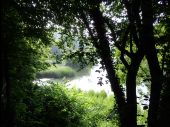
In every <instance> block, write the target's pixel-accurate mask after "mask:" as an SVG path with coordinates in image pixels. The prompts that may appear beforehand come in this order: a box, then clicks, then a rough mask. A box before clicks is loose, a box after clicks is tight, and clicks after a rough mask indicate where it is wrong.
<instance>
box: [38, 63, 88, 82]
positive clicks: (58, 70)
mask: <svg viewBox="0 0 170 127" xmlns="http://www.w3.org/2000/svg"><path fill="white" fill-rule="evenodd" d="M90 69H91V68H90V67H87V68H84V69H82V70H78V69H76V68H71V67H69V66H64V65H61V64H57V65H55V66H54V65H52V66H50V67H49V68H47V69H46V70H43V71H41V72H38V73H37V75H36V77H37V78H54V79H57V80H61V79H63V78H65V79H73V78H74V77H81V76H83V75H88V74H89V72H90Z"/></svg>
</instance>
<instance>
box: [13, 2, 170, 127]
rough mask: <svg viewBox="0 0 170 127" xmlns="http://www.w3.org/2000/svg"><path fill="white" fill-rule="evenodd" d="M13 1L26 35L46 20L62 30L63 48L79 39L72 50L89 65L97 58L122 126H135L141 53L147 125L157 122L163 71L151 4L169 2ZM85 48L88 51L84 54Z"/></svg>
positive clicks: (40, 28) (166, 3) (40, 35)
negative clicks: (147, 84) (147, 81)
mask: <svg viewBox="0 0 170 127" xmlns="http://www.w3.org/2000/svg"><path fill="white" fill-rule="evenodd" d="M14 3H15V6H16V8H17V10H18V12H19V15H21V17H22V19H23V22H24V23H25V24H26V28H31V30H33V31H29V33H30V32H32V34H31V35H30V36H35V35H36V37H42V36H43V35H42V34H43V33H44V32H45V30H46V29H45V28H46V25H47V24H48V26H49V27H50V28H54V29H56V30H57V31H59V32H61V34H62V37H64V41H68V42H69V43H68V46H69V45H71V40H73V38H75V37H77V38H78V39H79V40H80V42H81V46H80V51H78V52H75V54H78V56H79V57H78V58H80V59H82V58H83V57H85V58H86V60H88V63H89V62H92V63H95V62H96V59H97V58H98V57H100V58H101V60H102V61H101V63H102V64H103V65H104V69H106V71H107V73H108V79H109V81H110V83H111V88H112V90H113V92H114V94H115V98H116V103H117V105H118V112H119V117H120V123H121V126H122V127H136V126H137V122H136V121H137V120H136V119H137V118H136V117H137V101H136V78H137V73H138V70H139V67H140V64H141V61H142V59H143V58H144V56H145V57H146V60H147V62H148V66H149V70H150V75H151V94H150V104H149V111H148V126H149V127H155V126H157V120H158V115H159V114H158V109H159V102H160V93H161V89H162V88H161V87H162V83H163V80H162V79H163V75H162V71H161V68H160V65H159V61H158V57H157V51H156V47H155V38H154V23H155V22H156V21H157V20H158V18H159V17H160V13H159V14H158V18H157V17H156V14H157V13H156V12H155V10H153V5H154V6H156V5H159V4H162V3H165V6H168V5H169V3H168V2H167V1H154V2H153V1H152V0H148V1H145V0H131V1H128V0H123V1H119V0H115V1H110V0H107V1H105V0H100V1H97V0H94V1H90V0H85V1H81V0H80V1H75V0H66V1H61V0H60V1H55V0H50V1H45V0H44V1H43V0H42V1H38V0H30V1H22V0H17V1H14ZM161 12H162V11H161ZM116 18H118V19H119V20H121V21H118V19H116ZM154 18H155V19H154ZM41 30H42V31H41ZM39 32H40V33H39ZM61 43H62V45H64V44H63V41H61ZM92 45H93V47H95V48H91V46H92ZM87 48H88V49H91V50H89V51H88V52H85V51H87V50H85V49H87ZM115 48H117V49H118V50H119V51H120V52H121V54H120V61H121V62H122V64H123V65H124V66H125V68H126V97H125V95H124V92H123V89H122V86H121V84H120V82H119V76H118V75H117V70H116V69H115V61H116V60H115V59H114V58H115V57H114V53H115V51H114V50H115ZM75 54H74V55H73V56H75ZM94 54H95V57H94V56H92V55H94ZM93 58H94V59H93Z"/></svg>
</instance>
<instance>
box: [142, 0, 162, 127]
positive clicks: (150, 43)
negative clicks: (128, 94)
mask: <svg viewBox="0 0 170 127" xmlns="http://www.w3.org/2000/svg"><path fill="white" fill-rule="evenodd" d="M141 10H142V20H143V29H142V30H143V31H142V34H143V35H142V45H143V48H144V52H145V55H146V59H147V61H148V65H149V69H150V74H151V94H150V104H149V111H148V127H156V126H157V125H158V124H157V123H158V119H157V117H158V108H159V102H160V92H161V86H162V77H163V76H162V71H161V69H160V66H159V61H158V58H157V53H156V47H155V43H154V35H153V10H152V0H142V5H141Z"/></svg>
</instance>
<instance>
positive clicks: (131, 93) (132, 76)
mask: <svg viewBox="0 0 170 127" xmlns="http://www.w3.org/2000/svg"><path fill="white" fill-rule="evenodd" d="M143 57H144V54H143V53H142V52H141V51H140V50H139V51H138V52H137V53H136V54H134V57H132V59H131V64H130V65H129V68H128V72H127V77H126V94H127V112H126V114H127V115H128V116H127V122H128V125H130V126H131V127H136V126H137V99H136V77H137V72H138V70H139V66H140V63H141V61H142V59H143Z"/></svg>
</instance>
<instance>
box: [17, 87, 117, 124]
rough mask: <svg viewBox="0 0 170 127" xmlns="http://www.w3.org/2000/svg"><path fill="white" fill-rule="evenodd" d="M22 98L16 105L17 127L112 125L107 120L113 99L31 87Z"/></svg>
mask: <svg viewBox="0 0 170 127" xmlns="http://www.w3.org/2000/svg"><path fill="white" fill-rule="evenodd" d="M26 94H27V96H25V98H23V100H21V101H20V103H17V105H16V113H17V117H16V120H17V121H16V126H17V127H23V126H24V127H31V126H36V127H49V126H57V127H111V126H112V125H113V123H114V122H115V121H113V120H112V119H107V116H108V115H109V113H110V110H111V109H112V108H113V102H114V101H112V99H113V97H112V96H109V97H107V96H106V93H104V92H101V93H95V92H94V91H90V92H82V91H80V90H77V89H75V88H73V89H67V88H66V87H65V86H64V85H61V84H51V85H50V86H37V85H32V86H31V87H30V90H29V91H27V92H26ZM114 119H115V120H117V117H116V118H114ZM115 127H116V124H115Z"/></svg>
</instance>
